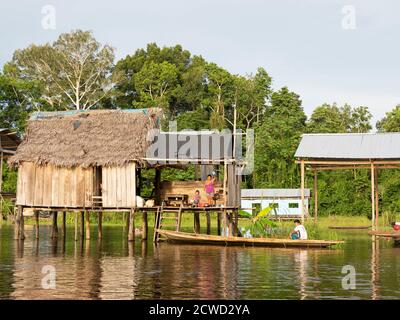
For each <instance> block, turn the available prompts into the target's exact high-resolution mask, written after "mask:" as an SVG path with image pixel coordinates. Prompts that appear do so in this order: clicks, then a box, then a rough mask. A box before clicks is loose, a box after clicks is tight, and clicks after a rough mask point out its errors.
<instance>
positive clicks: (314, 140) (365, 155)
mask: <svg viewBox="0 0 400 320" xmlns="http://www.w3.org/2000/svg"><path fill="white" fill-rule="evenodd" d="M295 157H297V158H324V159H400V132H395V133H337V134H330V133H328V134H303V135H302V138H301V141H300V144H299V146H298V148H297V151H296V153H295Z"/></svg>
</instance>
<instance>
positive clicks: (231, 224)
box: [229, 211, 234, 236]
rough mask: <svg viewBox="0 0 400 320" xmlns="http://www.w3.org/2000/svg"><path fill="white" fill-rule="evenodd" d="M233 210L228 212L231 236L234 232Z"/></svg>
mask: <svg viewBox="0 0 400 320" xmlns="http://www.w3.org/2000/svg"><path fill="white" fill-rule="evenodd" d="M233 228H234V225H233V211H231V213H230V214H229V236H233V234H234V232H233Z"/></svg>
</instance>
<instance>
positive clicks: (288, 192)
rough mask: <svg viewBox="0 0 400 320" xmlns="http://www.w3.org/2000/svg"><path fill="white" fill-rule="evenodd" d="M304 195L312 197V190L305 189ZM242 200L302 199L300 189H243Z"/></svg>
mask: <svg viewBox="0 0 400 320" xmlns="http://www.w3.org/2000/svg"><path fill="white" fill-rule="evenodd" d="M304 195H305V196H306V197H309V196H310V189H304ZM241 196H242V198H246V197H255V198H300V197H301V190H300V189H242V190H241Z"/></svg>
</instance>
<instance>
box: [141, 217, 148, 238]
mask: <svg viewBox="0 0 400 320" xmlns="http://www.w3.org/2000/svg"><path fill="white" fill-rule="evenodd" d="M148 230H149V224H148V220H147V212H146V211H143V212H142V240H147V233H148Z"/></svg>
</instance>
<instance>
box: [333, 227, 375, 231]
mask: <svg viewBox="0 0 400 320" xmlns="http://www.w3.org/2000/svg"><path fill="white" fill-rule="evenodd" d="M369 228H371V226H354V227H352V226H348V227H346V226H329V227H328V229H334V230H365V229H369Z"/></svg>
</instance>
